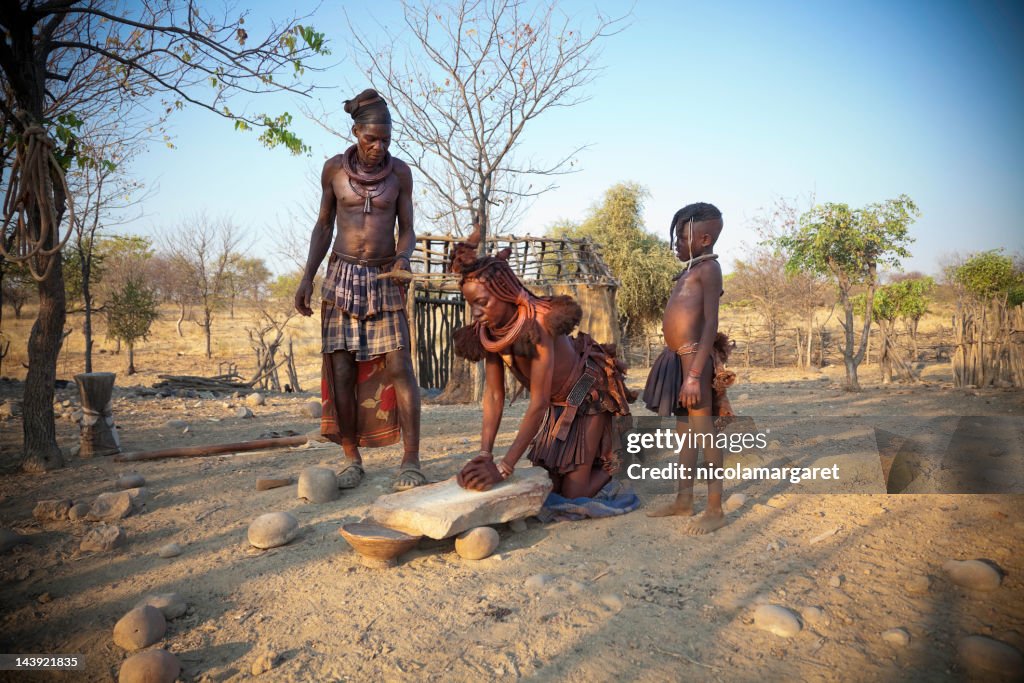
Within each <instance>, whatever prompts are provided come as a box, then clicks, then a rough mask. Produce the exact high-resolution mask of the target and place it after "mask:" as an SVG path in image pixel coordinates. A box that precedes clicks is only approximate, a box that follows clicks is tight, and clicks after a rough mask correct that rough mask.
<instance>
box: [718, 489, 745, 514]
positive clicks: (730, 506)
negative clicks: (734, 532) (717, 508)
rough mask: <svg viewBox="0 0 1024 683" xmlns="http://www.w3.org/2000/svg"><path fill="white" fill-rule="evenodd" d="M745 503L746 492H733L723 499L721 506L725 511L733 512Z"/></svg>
mask: <svg viewBox="0 0 1024 683" xmlns="http://www.w3.org/2000/svg"><path fill="white" fill-rule="evenodd" d="M746 504H747V494H745V493H734V494H732V495H731V496H729V497H728V498H726V499H725V504H724V505H723V506H722V507H723V508H724V509H725V511H726V512H735V511H736V510H739V509H740V508H741V507H743V506H744V505H746Z"/></svg>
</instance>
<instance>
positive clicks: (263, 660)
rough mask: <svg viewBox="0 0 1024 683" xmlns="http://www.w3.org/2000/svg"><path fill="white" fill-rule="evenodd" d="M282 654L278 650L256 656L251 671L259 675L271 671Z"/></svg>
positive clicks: (254, 674)
mask: <svg viewBox="0 0 1024 683" xmlns="http://www.w3.org/2000/svg"><path fill="white" fill-rule="evenodd" d="M279 658H280V655H279V654H277V653H276V652H271V651H267V652H264V653H262V654H260V655H258V656H257V657H256V659H254V660H253V662H252V667H251V669H250V671H251V672H252V675H253V676H259V675H260V674H262V673H266V672H267V671H270V670H271V669H273V668H274V667H275V666H276V665H277V660H278V659H279Z"/></svg>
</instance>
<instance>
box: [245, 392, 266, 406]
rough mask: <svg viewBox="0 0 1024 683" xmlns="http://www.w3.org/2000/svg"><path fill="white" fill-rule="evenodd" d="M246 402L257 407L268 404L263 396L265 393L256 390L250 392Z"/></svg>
mask: <svg viewBox="0 0 1024 683" xmlns="http://www.w3.org/2000/svg"><path fill="white" fill-rule="evenodd" d="M245 402H246V403H248V404H249V405H250V406H252V407H254V408H255V407H256V406H262V405H266V403H267V399H266V398H265V397H264V396H263V394H261V393H259V392H256V393H254V394H249V395H248V396H246V397H245Z"/></svg>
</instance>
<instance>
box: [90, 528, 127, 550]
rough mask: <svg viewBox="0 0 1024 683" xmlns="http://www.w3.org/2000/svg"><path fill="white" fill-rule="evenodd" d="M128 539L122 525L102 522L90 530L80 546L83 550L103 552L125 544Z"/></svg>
mask: <svg viewBox="0 0 1024 683" xmlns="http://www.w3.org/2000/svg"><path fill="white" fill-rule="evenodd" d="M126 540H128V537H127V536H126V535H125V533H124V529H122V528H121V527H119V526H114V525H113V524H101V525H99V526H97V527H95V528H93V529H90V530H89V533H87V534H86V535H85V537H84V538H83V539H82V544H81V545H80V546H79V548H80V549H81V550H82V552H90V551H91V552H96V553H103V552H106V551H108V550H113V549H114V548H117V547H118V546H121V545H124V542H125V541H126Z"/></svg>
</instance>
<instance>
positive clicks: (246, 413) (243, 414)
mask: <svg viewBox="0 0 1024 683" xmlns="http://www.w3.org/2000/svg"><path fill="white" fill-rule="evenodd" d="M252 416H253V415H252V411H251V410H249V409H248V408H246V407H245V406H242V407H241V408H239V409H238V410H236V411H235V417H237V418H240V419H242V420H247V419H249V418H250V417H252Z"/></svg>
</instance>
